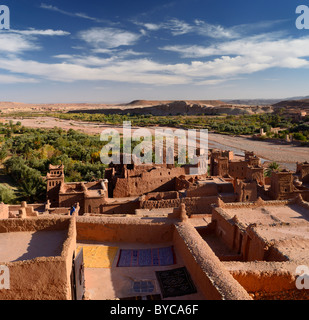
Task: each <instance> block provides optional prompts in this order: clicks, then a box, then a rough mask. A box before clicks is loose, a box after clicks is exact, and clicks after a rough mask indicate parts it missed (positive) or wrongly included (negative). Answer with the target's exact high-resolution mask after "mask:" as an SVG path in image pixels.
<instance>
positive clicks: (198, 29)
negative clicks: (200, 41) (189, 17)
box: [134, 18, 239, 39]
mask: <svg viewBox="0 0 309 320" xmlns="http://www.w3.org/2000/svg"><path fill="white" fill-rule="evenodd" d="M134 23H135V24H136V25H140V26H143V27H144V28H146V29H147V30H149V31H158V30H160V29H163V30H168V31H170V32H171V34H172V35H174V36H179V35H183V34H188V33H196V34H199V35H201V36H207V37H210V38H216V39H220V38H236V37H238V36H239V33H238V32H236V31H235V30H232V29H226V28H224V27H223V26H221V25H213V24H210V23H206V22H204V21H202V20H195V21H194V23H193V24H189V23H187V22H185V21H182V20H179V19H176V18H173V19H170V20H167V21H165V22H160V23H142V22H137V21H135V22H134Z"/></svg>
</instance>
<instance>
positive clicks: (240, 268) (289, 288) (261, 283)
mask: <svg viewBox="0 0 309 320" xmlns="http://www.w3.org/2000/svg"><path fill="white" fill-rule="evenodd" d="M223 264H224V266H225V267H226V269H227V270H229V272H230V273H231V274H232V275H233V277H234V278H235V279H236V280H237V281H238V282H239V283H240V284H241V285H242V286H243V287H244V288H245V289H246V290H247V292H249V293H250V295H252V296H254V298H255V299H257V300H260V299H267V300H270V299H278V300H279V299H280V300H289V299H293V300H295V299H296V300H297V299H305V300H308V299H309V292H308V290H304V289H303V290H298V289H297V288H296V274H295V271H296V267H297V264H295V263H292V262H289V261H288V262H264V261H254V262H223Z"/></svg>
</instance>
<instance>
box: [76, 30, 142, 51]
mask: <svg viewBox="0 0 309 320" xmlns="http://www.w3.org/2000/svg"><path fill="white" fill-rule="evenodd" d="M79 37H80V39H82V40H84V41H86V42H87V43H89V44H90V45H92V46H94V47H97V48H117V47H120V46H130V45H133V44H135V43H136V41H137V40H138V39H139V38H140V37H141V34H137V33H133V32H130V31H125V30H121V29H117V28H92V29H89V30H84V31H81V32H79Z"/></svg>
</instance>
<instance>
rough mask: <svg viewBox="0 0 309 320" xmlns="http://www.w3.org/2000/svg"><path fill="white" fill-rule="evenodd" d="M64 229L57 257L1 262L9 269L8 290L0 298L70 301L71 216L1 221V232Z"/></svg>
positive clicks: (73, 243)
mask: <svg viewBox="0 0 309 320" xmlns="http://www.w3.org/2000/svg"><path fill="white" fill-rule="evenodd" d="M43 230H44V231H53V230H67V238H66V240H65V241H64V243H63V247H62V251H61V255H60V256H56V257H37V258H35V259H31V260H24V261H15V262H7V263H1V262H0V265H6V266H7V267H8V268H9V272H10V289H2V290H0V300H70V299H71V298H72V293H71V281H70V276H71V272H72V258H73V253H74V251H75V247H76V230H75V221H74V218H57V219H55V218H33V219H7V220H0V232H21V231H34V232H35V231H43Z"/></svg>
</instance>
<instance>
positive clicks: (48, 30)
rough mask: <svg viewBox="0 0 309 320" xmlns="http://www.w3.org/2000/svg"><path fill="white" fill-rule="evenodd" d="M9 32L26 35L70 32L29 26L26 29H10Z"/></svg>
mask: <svg viewBox="0 0 309 320" xmlns="http://www.w3.org/2000/svg"><path fill="white" fill-rule="evenodd" d="M10 32H12V33H17V34H22V35H26V36H68V35H70V34H71V33H70V32H67V31H63V30H52V29H47V30H37V29H34V28H30V29H28V30H14V29H10Z"/></svg>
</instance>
